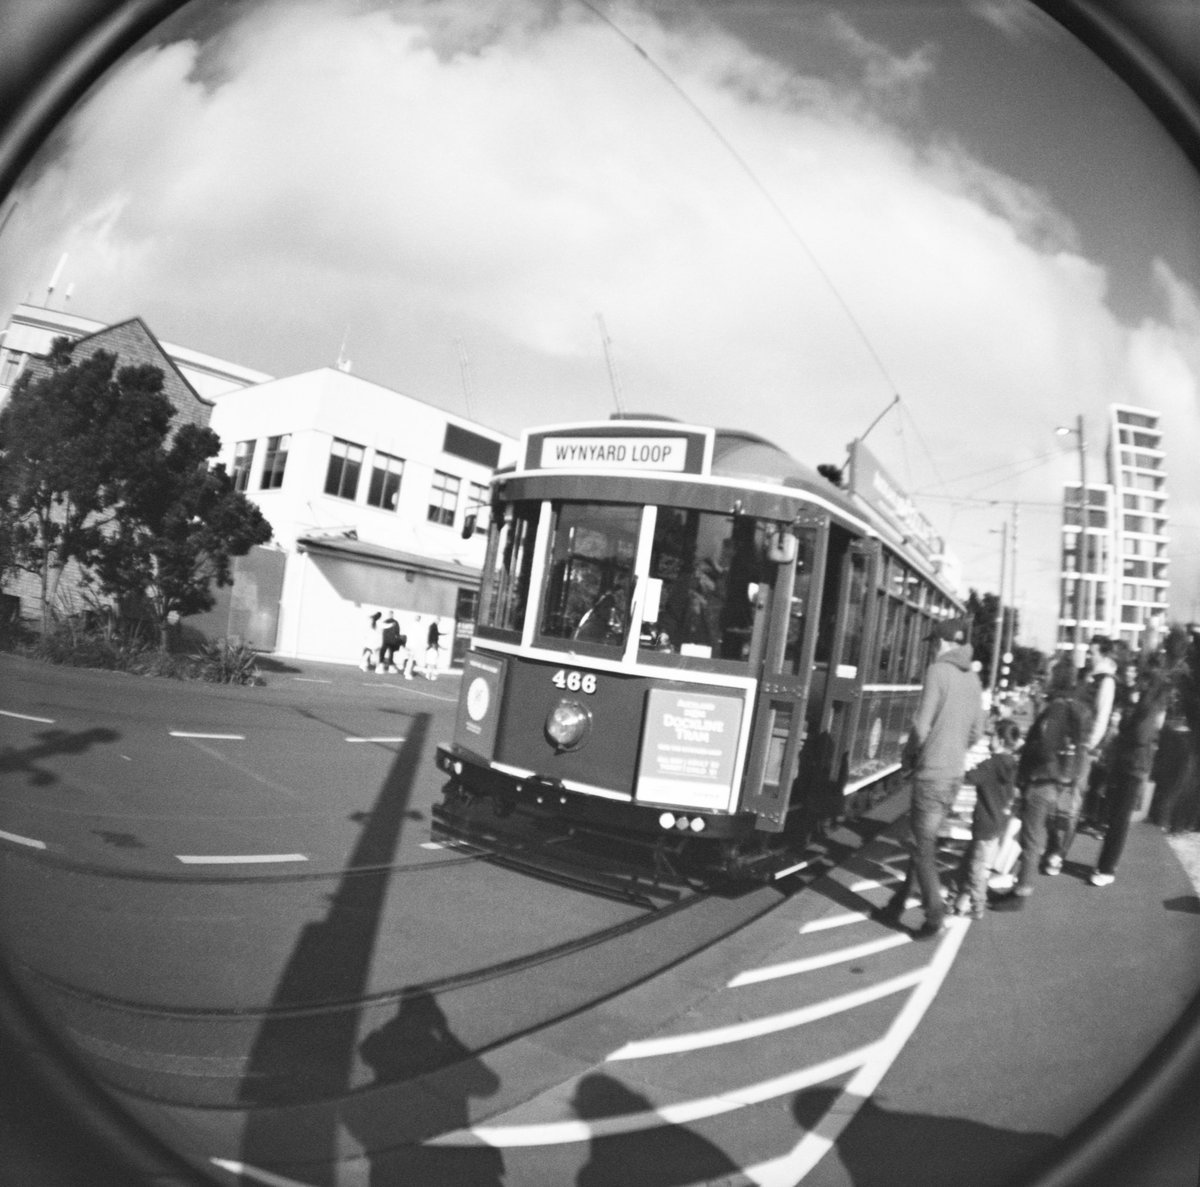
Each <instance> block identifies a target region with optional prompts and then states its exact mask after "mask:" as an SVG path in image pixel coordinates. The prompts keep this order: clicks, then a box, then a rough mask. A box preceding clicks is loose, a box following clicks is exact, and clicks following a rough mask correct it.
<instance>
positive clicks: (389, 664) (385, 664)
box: [379, 610, 400, 675]
mask: <svg viewBox="0 0 1200 1187" xmlns="http://www.w3.org/2000/svg"><path fill="white" fill-rule="evenodd" d="M399 649H400V624H399V623H398V622H397V621H396V615H395V614H394V613H393V612H392V611H391V610H389V611H388V613H387V618H385V619H384V620H383V633H382V636H381V642H380V645H379V671H380V672H386V671H387V670H388V668H391V669H392V671H393V672H395V673H396V674H397V675H399V673H400V669H399V668H398V667H396V652H397V651H398V650H399Z"/></svg>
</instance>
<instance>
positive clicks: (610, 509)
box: [541, 503, 642, 647]
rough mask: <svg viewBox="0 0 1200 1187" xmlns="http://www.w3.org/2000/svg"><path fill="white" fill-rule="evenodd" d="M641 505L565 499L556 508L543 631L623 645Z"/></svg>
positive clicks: (559, 636) (548, 635) (554, 635)
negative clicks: (572, 501)
mask: <svg viewBox="0 0 1200 1187" xmlns="http://www.w3.org/2000/svg"><path fill="white" fill-rule="evenodd" d="M641 519H642V509H641V508H640V507H631V506H623V505H619V504H618V505H614V504H609V503H560V504H558V505H556V507H555V510H554V525H553V527H552V529H551V540H550V552H549V556H548V559H547V580H546V595H545V602H544V605H543V610H542V622H541V634H542V636H543V637H546V638H551V639H574V640H578V641H579V642H584V643H600V644H607V645H610V646H614V647H620V646H622V645H623V644H624V642H625V636H626V632H627V631H628V629H629V602H630V593H631V591H632V588H633V565H634V561H635V559H636V557H637V541H638V531H639V528H640V526H641Z"/></svg>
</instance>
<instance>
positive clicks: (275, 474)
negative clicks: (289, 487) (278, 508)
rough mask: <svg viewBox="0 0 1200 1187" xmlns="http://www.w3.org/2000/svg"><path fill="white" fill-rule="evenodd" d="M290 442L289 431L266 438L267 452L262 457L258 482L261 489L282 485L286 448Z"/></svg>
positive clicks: (273, 488)
mask: <svg viewBox="0 0 1200 1187" xmlns="http://www.w3.org/2000/svg"><path fill="white" fill-rule="evenodd" d="M291 444H292V435H291V433H284V434H282V435H281V436H279V437H268V438H267V453H266V456H265V457H264V458H263V472H262V480H261V481H260V482H259V484H258V485H259V486H260V487H261V489H263V490H275V489H276V488H277V487H280V486H282V485H283V471H284V469H285V468H286V467H287V459H288V448H289V447H290V446H291Z"/></svg>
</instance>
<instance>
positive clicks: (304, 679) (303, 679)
mask: <svg viewBox="0 0 1200 1187" xmlns="http://www.w3.org/2000/svg"><path fill="white" fill-rule="evenodd" d="M292 679H293V680H295V681H296V683H297V684H332V683H333V681H332V680H318V679H317V677H316V676H293V677H292Z"/></svg>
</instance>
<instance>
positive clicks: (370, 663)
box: [358, 610, 382, 672]
mask: <svg viewBox="0 0 1200 1187" xmlns="http://www.w3.org/2000/svg"><path fill="white" fill-rule="evenodd" d="M381 617H382V614H381V612H380V611H378V610H376V611H375V613H374V614H372V615H371V617H370V618H369V619H368V626H367V629H366V633H365V634H364V635H363V639H362V650H361V651H360V653H359V660H358V666H359V667H360V668H361V669H362V670H363V671H364V672H373V671H374V670H375V664H376V661H377V660H378V658H379V647H380V643H381V642H382V640H381V636H380V633H379V619H380V618H381Z"/></svg>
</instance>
